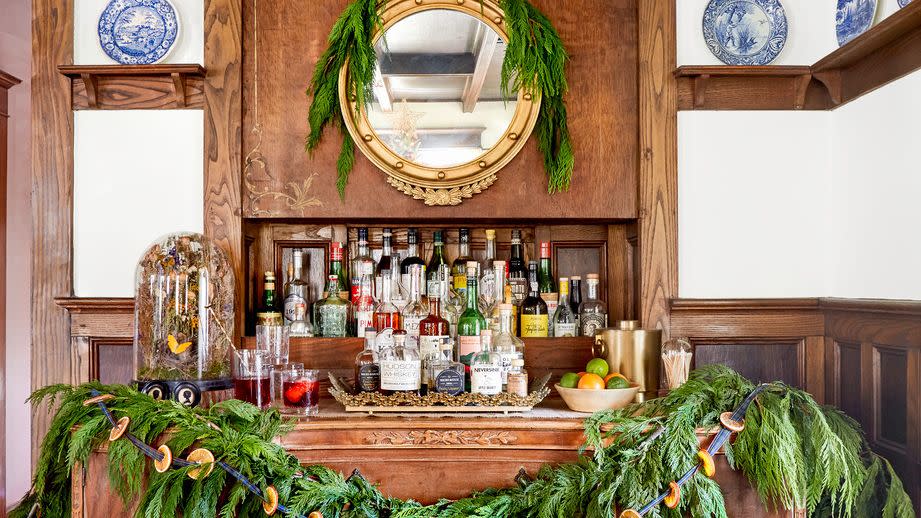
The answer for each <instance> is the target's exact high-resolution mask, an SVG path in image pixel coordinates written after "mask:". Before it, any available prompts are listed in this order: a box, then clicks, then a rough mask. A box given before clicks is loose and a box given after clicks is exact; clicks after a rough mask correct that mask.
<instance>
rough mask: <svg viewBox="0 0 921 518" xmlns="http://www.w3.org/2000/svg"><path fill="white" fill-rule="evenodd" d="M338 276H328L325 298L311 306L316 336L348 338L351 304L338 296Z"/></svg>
mask: <svg viewBox="0 0 921 518" xmlns="http://www.w3.org/2000/svg"><path fill="white" fill-rule="evenodd" d="M339 288H340V286H339V276H338V275H330V276H329V282H328V283H327V284H326V293H327V295H326V298H325V299H323V300H321V301H318V302H317V303H316V304H314V305H313V313H314V315H313V321H314V322H315V323H316V329H315V332H316V333H317V336H323V337H327V338H342V337H345V336H348V330H349V323H350V322H351V316H352V315H351V313H352V303H351V302H349V301H347V300H345V299H343V298H341V297H340V296H339Z"/></svg>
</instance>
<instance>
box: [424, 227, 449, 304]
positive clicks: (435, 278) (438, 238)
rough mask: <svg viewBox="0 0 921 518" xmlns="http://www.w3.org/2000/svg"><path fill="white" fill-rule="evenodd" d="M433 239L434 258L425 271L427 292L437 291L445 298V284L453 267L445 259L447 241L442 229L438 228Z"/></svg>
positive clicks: (430, 293)
mask: <svg viewBox="0 0 921 518" xmlns="http://www.w3.org/2000/svg"><path fill="white" fill-rule="evenodd" d="M432 241H433V244H432V245H433V247H434V249H433V251H432V259H431V260H430V261H429V265H428V268H426V272H425V280H426V286H425V293H426V294H428V295H429V296H431V295H432V294H433V293H437V294H438V295H439V296H440V297H441V298H442V300H443V299H444V293H442V289H443V285H444V283H445V281H446V280H447V279H448V276H449V275H450V271H451V267H450V266H448V261H447V260H446V259H445V242H444V238H443V234H442V232H441V231H440V230H436V231H435V233H434V234H433V236H432Z"/></svg>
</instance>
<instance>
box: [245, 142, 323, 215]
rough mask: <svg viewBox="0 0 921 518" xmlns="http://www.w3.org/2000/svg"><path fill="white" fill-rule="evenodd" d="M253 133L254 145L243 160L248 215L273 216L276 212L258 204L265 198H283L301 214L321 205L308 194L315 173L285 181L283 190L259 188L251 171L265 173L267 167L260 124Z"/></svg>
mask: <svg viewBox="0 0 921 518" xmlns="http://www.w3.org/2000/svg"><path fill="white" fill-rule="evenodd" d="M253 134H254V135H255V136H256V145H255V146H254V147H253V149H252V151H250V152H249V153H248V154H247V155H246V159H245V160H244V161H243V163H244V166H243V186H244V187H246V193H247V196H248V197H249V211H250V215H252V216H274V215H275V214H277V212H276V211H274V210H272V209H267V208H262V207H260V206H259V202H260V201H261V200H263V199H265V198H269V199H272V200H274V201H278V200H283V201H284V205H285V207H287V208H288V209H290V210H299V211H301V214H302V215H303V214H304V209H307V208H310V207H321V206H323V201H322V200H320V199H319V198H318V197H316V196H312V195H311V194H310V190H311V188H312V187H313V180H314V178H316V177H317V176H319V175H318V174H317V173H312V174H310V175H309V176H308V177H307V178H305V179H304V180H303V181H302V182H301V183H297V182H289V183H287V184H286V185H285V189H284V190H283V191H272V190H269V188H268V187H267V186H262V187H261V188H260V187H259V186H258V185H257V184H256V180H255V179H254V178H253V173H254V172H255V171H257V170H260V169H261V170H262V172H264V173H266V174H267V171H266V169H267V168H266V159H265V156H264V155H263V154H262V149H261V148H262V127H261V126H260V125H256V126H254V127H253Z"/></svg>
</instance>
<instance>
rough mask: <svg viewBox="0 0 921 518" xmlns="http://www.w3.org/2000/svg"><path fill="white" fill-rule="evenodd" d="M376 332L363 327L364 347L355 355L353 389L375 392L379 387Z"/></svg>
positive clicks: (370, 328) (379, 370)
mask: <svg viewBox="0 0 921 518" xmlns="http://www.w3.org/2000/svg"><path fill="white" fill-rule="evenodd" d="M376 338H377V332H376V331H375V330H374V328H373V327H369V328H367V329H365V348H364V349H362V351H361V352H359V353H358V355H357V356H355V391H356V392H377V391H378V390H380V388H381V367H380V365H378V363H377V353H376V352H375V351H374V341H375V339H376Z"/></svg>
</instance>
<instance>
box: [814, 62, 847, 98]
mask: <svg viewBox="0 0 921 518" xmlns="http://www.w3.org/2000/svg"><path fill="white" fill-rule="evenodd" d="M813 75H814V76H815V78H816V79H818V80H819V81H820V82H821V83H822V84H823V85H825V89H826V90H827V91H828V96H829V97H831V102H832V105H833V106H838V105H840V104H841V99H842V97H841V70H838V69H834V70H827V71H824V72H814V73H813Z"/></svg>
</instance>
